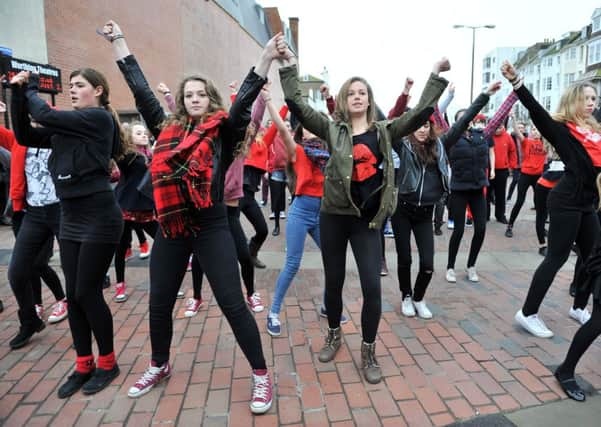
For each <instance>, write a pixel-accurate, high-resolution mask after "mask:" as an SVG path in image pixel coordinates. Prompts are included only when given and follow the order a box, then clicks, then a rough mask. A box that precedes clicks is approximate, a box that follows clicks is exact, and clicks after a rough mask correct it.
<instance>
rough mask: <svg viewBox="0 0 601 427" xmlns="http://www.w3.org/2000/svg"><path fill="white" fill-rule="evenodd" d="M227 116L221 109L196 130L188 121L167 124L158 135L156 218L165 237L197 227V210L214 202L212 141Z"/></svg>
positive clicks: (153, 169)
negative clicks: (195, 216) (212, 193)
mask: <svg viewBox="0 0 601 427" xmlns="http://www.w3.org/2000/svg"><path fill="white" fill-rule="evenodd" d="M227 117H228V115H227V113H226V112H224V111H218V112H217V113H215V114H213V115H212V116H210V117H208V118H207V119H206V120H205V121H204V122H203V123H200V124H198V125H196V127H194V129H193V130H191V128H192V123H191V122H189V123H188V125H186V127H185V128H182V127H181V126H180V125H171V126H168V127H166V128H165V129H163V131H162V132H161V134H160V135H159V137H158V140H157V144H156V146H155V149H154V153H153V157H152V162H151V166H150V172H151V174H152V186H153V195H154V202H155V206H156V209H157V219H158V221H159V224H160V225H161V229H162V231H163V235H164V236H165V237H169V238H174V237H180V236H188V235H190V233H191V232H195V231H198V229H199V227H198V226H197V225H196V224H195V221H194V211H195V210H196V209H202V208H208V207H210V206H212V204H213V203H212V201H211V177H212V173H213V141H214V140H215V138H217V137H218V136H219V126H220V125H221V124H222V123H223V121H224V120H225V119H226V118H227ZM190 130H191V131H190Z"/></svg>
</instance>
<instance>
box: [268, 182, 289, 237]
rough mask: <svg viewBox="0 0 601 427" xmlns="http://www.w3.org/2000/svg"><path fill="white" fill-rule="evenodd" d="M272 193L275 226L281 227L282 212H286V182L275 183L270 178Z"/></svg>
mask: <svg viewBox="0 0 601 427" xmlns="http://www.w3.org/2000/svg"><path fill="white" fill-rule="evenodd" d="M269 191H270V193H271V211H272V212H273V213H274V220H275V226H276V227H279V226H280V212H284V211H285V210H286V181H274V180H273V179H272V178H271V177H270V178H269Z"/></svg>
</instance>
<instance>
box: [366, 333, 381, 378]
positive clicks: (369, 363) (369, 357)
mask: <svg viewBox="0 0 601 427" xmlns="http://www.w3.org/2000/svg"><path fill="white" fill-rule="evenodd" d="M361 362H362V365H363V376H364V377H365V380H366V381H367V382H368V383H370V384H377V383H379V382H380V381H382V370H381V369H380V366H379V365H378V361H377V360H376V343H375V342H373V343H371V344H368V343H366V342H361Z"/></svg>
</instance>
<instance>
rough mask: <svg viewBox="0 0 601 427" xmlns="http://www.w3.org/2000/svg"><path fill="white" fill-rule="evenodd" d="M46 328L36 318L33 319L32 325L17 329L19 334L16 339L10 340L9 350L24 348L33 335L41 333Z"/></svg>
mask: <svg viewBox="0 0 601 427" xmlns="http://www.w3.org/2000/svg"><path fill="white" fill-rule="evenodd" d="M45 327H46V324H45V323H44V322H42V321H41V320H40V319H39V318H38V317H36V318H35V320H34V321H33V323H31V324H26V325H22V326H21V327H20V328H19V333H18V334H17V336H16V337H14V338H13V339H12V340H10V343H9V345H10V348H11V349H13V350H16V349H18V348H21V347H25V346H26V345H27V343H28V342H29V340H30V339H31V337H32V336H33V334H35V333H36V332H41V331H43V330H44V328H45Z"/></svg>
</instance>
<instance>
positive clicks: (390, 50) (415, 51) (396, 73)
mask: <svg viewBox="0 0 601 427" xmlns="http://www.w3.org/2000/svg"><path fill="white" fill-rule="evenodd" d="M258 1H259V3H260V4H261V5H262V6H266V7H269V6H276V7H278V9H279V11H280V15H281V17H282V19H284V20H287V18H288V17H298V18H299V19H300V24H299V28H300V30H299V31H300V41H299V50H300V62H301V73H310V74H314V75H316V76H319V73H320V72H321V70H322V69H323V67H324V66H325V67H327V69H328V71H329V74H330V83H331V86H332V89H333V90H332V91H333V93H336V91H337V89H338V88H339V87H340V85H341V84H342V82H344V80H346V79H347V78H348V77H351V76H352V75H360V76H363V77H365V78H367V80H368V81H369V82H370V84H371V85H372V86H373V89H374V92H375V96H376V101H377V103H378V104H379V105H380V106H381V107H382V109H383V110H385V112H388V110H389V109H390V108H391V106H392V104H393V103H394V101H395V100H396V97H397V96H398V94H400V92H401V90H402V87H403V83H404V81H405V77H406V76H407V75H410V76H411V77H413V78H414V79H415V81H416V84H415V87H414V92H413V94H414V95H418V94H419V93H420V91H421V88H422V87H423V84H424V82H425V80H426V78H427V76H428V73H429V72H430V70H431V68H432V64H433V63H434V61H435V60H436V59H437V58H439V57H441V56H443V55H445V56H448V57H449V59H450V60H451V65H452V70H451V71H450V72H448V73H445V77H446V78H447V79H449V80H451V81H453V82H455V84H456V86H457V91H456V98H455V101H454V104H455V107H456V108H458V107H462V106H466V105H467V103H468V102H469V84H470V69H471V49H472V48H471V36H472V32H471V30H468V29H453V28H452V27H453V25H454V24H465V25H485V24H494V25H496V28H495V29H492V30H489V29H481V30H478V31H477V33H476V59H475V75H474V82H475V84H474V92H475V93H478V91H479V88H480V84H481V73H480V69H481V63H482V58H483V57H484V55H485V54H486V53H487V52H489V51H490V50H492V49H494V48H496V47H505V46H524V47H527V46H530V45H532V44H534V43H536V42H537V41H542V40H543V39H545V38H555V39H556V40H557V39H559V38H560V37H561V35H562V34H564V33H566V32H568V31H571V30H580V29H581V28H582V27H583V26H585V25H587V24H588V23H589V22H590V17H591V15H592V13H593V11H594V9H595V8H596V7H601V1H599V0H597V1H595V0H571V1H558V0H546V1H544V0H533V1H532V0H507V1H504V2H503V1H498V0H497V1H491V0H484V1H475V0H469V1H468V0H429V1H427V0H421V1H420V0H409V1H396V0H390V1H385V0H369V1H361V0H302V1H301V0H258ZM505 84H507V83H505Z"/></svg>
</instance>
